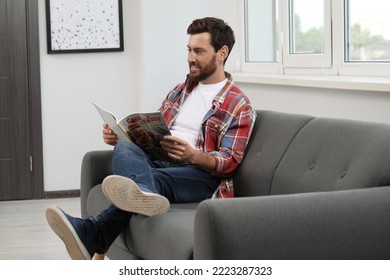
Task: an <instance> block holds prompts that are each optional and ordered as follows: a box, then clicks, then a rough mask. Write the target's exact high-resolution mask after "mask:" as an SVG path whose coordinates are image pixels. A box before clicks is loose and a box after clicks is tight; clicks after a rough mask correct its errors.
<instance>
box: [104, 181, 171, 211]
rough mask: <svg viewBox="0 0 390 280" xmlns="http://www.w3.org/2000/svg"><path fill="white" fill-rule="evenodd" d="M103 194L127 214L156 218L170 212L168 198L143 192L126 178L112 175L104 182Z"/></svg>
mask: <svg viewBox="0 0 390 280" xmlns="http://www.w3.org/2000/svg"><path fill="white" fill-rule="evenodd" d="M102 188H103V193H104V195H105V196H106V197H107V199H108V200H110V201H111V202H112V203H113V204H114V205H115V206H116V207H118V208H119V209H122V210H124V211H127V212H131V213H137V214H142V215H145V216H154V215H158V214H163V213H165V212H167V211H168V210H169V207H170V204H169V201H168V199H167V198H166V197H164V196H162V195H159V194H155V193H148V192H143V191H141V190H140V188H139V187H138V186H137V184H136V183H135V182H134V181H133V180H131V179H129V178H126V177H123V176H118V175H110V176H108V177H106V178H105V179H104V180H103V184H102Z"/></svg>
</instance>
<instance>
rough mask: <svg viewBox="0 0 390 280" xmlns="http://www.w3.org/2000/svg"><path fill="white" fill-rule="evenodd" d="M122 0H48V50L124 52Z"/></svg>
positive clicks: (49, 51)
mask: <svg viewBox="0 0 390 280" xmlns="http://www.w3.org/2000/svg"><path fill="white" fill-rule="evenodd" d="M122 13H123V11H122V0H83V1H74V0H46V28H47V52H48V53H49V54H57V53H83V52H120V51H124V44H123V14H122Z"/></svg>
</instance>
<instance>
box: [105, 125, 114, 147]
mask: <svg viewBox="0 0 390 280" xmlns="http://www.w3.org/2000/svg"><path fill="white" fill-rule="evenodd" d="M103 140H104V143H106V144H108V145H112V146H115V145H116V143H117V142H118V136H117V135H116V134H115V133H114V131H112V130H111V129H110V128H109V126H108V124H106V123H105V124H103Z"/></svg>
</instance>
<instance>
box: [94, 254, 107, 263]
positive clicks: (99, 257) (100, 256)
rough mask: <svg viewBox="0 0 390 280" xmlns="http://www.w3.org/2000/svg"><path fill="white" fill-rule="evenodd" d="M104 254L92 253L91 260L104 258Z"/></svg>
mask: <svg viewBox="0 0 390 280" xmlns="http://www.w3.org/2000/svg"><path fill="white" fill-rule="evenodd" d="M105 256H106V255H104V254H98V253H95V254H94V255H93V257H92V260H93V261H96V260H97V261H99V260H104V258H105Z"/></svg>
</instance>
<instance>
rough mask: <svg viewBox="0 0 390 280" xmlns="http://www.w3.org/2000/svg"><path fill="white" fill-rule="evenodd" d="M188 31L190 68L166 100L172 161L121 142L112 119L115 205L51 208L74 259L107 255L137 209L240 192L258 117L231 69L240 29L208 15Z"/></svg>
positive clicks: (110, 193)
mask: <svg viewBox="0 0 390 280" xmlns="http://www.w3.org/2000/svg"><path fill="white" fill-rule="evenodd" d="M187 33H188V34H189V35H190V37H189V41H188V45H187V47H188V64H189V74H188V75H187V79H186V81H185V82H184V83H182V84H180V85H178V86H176V87H175V88H174V89H173V90H172V91H171V92H170V93H169V94H168V95H167V97H166V99H165V100H164V101H163V103H162V105H161V107H160V111H161V112H162V114H163V117H164V119H165V121H166V122H167V124H168V126H169V128H170V130H171V132H172V135H170V136H165V137H164V139H163V140H162V141H161V146H162V147H163V149H164V150H165V151H166V152H167V153H168V155H169V157H170V159H171V161H169V162H165V161H154V162H152V161H151V160H150V159H149V158H148V157H147V155H146V154H145V153H144V152H143V151H142V150H141V149H140V148H139V147H138V146H136V145H135V144H133V143H130V142H126V141H119V142H118V141H117V136H116V135H115V134H114V133H113V132H112V130H111V129H110V128H109V127H108V126H107V124H104V125H103V138H104V141H105V143H107V144H110V145H114V146H115V148H114V151H113V158H112V161H113V173H114V174H115V175H112V176H108V177H107V178H105V179H104V181H103V184H102V187H103V192H104V194H105V195H106V197H107V198H108V200H110V201H111V202H112V205H111V206H110V207H108V208H107V209H105V210H103V211H102V212H101V213H100V214H99V215H98V216H97V217H96V218H93V217H87V218H82V219H80V218H75V217H71V216H69V215H67V214H66V213H64V212H63V211H62V210H60V209H59V208H57V207H54V206H53V207H50V208H48V209H47V210H46V217H47V220H48V223H49V225H50V226H51V227H52V229H53V230H54V232H55V233H56V234H57V235H58V236H59V237H60V238H61V239H62V240H63V241H64V243H65V246H66V248H67V250H68V253H69V255H70V256H71V258H72V259H90V258H91V257H93V256H94V254H96V256H98V255H102V254H104V253H105V252H106V251H107V250H108V248H109V247H110V245H111V244H112V243H113V241H114V240H115V239H116V237H117V236H118V235H119V234H120V233H121V231H122V230H123V229H124V228H125V227H126V226H128V223H129V220H130V218H131V216H132V215H135V214H141V215H146V216H153V215H158V214H163V213H164V212H166V211H168V210H169V207H170V203H187V202H188V203H189V202H200V201H202V200H204V199H207V198H212V197H214V198H224V197H233V194H234V193H233V181H232V174H233V173H234V171H235V170H236V168H237V167H238V165H239V164H240V162H241V160H242V158H243V156H244V152H245V148H246V145H247V143H248V140H249V137H250V134H251V132H252V129H253V125H254V121H255V118H256V114H255V111H254V110H253V108H252V107H251V104H250V101H249V99H248V98H247V97H246V96H245V95H244V94H243V93H242V92H241V91H240V90H239V88H238V87H236V86H235V85H234V84H233V82H232V81H230V80H229V78H230V75H229V74H228V73H226V72H225V70H224V66H225V62H226V60H227V58H228V56H229V54H230V51H231V50H232V48H233V45H234V43H235V38H234V32H233V30H232V29H231V28H230V26H229V25H227V24H226V23H225V22H224V21H223V20H220V19H217V18H210V17H207V18H203V19H197V20H194V21H193V22H192V23H191V24H190V26H189V27H188V29H187ZM172 161H173V162H174V163H172Z"/></svg>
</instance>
